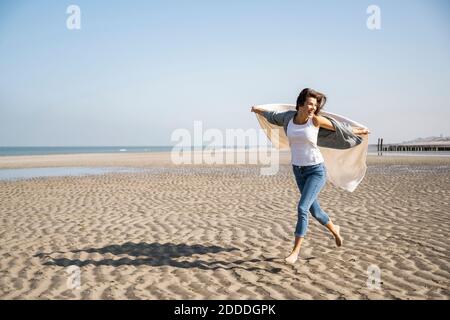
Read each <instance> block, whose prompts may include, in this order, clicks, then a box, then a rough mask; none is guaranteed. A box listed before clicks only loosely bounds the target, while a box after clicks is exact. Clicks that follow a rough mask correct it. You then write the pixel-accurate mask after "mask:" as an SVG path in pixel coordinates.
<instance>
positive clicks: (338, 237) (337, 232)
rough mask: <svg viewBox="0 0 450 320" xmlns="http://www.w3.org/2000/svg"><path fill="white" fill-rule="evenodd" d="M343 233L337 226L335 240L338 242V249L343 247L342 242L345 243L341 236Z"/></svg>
mask: <svg viewBox="0 0 450 320" xmlns="http://www.w3.org/2000/svg"><path fill="white" fill-rule="evenodd" d="M340 231H341V227H339V226H336V234H337V235H335V236H334V239H335V240H336V245H337V246H338V247H340V246H342V242H343V241H344V239H342V237H341V234H340V233H339V232H340Z"/></svg>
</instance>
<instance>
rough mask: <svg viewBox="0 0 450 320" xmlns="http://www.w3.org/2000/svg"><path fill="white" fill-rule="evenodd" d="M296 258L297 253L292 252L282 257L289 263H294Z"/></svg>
mask: <svg viewBox="0 0 450 320" xmlns="http://www.w3.org/2000/svg"><path fill="white" fill-rule="evenodd" d="M297 259H298V253H296V252H292V253H291V254H290V255H289V256H288V257H286V258H285V259H284V261H286V262H287V263H289V264H294V263H295V262H296V261H297Z"/></svg>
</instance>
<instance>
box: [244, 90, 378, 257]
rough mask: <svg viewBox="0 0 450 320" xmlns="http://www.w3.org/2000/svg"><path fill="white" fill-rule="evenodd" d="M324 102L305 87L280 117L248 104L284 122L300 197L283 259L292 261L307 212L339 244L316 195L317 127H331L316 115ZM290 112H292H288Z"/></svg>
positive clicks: (322, 172)
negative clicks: (292, 106)
mask: <svg viewBox="0 0 450 320" xmlns="http://www.w3.org/2000/svg"><path fill="white" fill-rule="evenodd" d="M325 103H326V96H325V95H324V94H322V93H320V92H317V91H315V90H313V89H310V88H305V89H303V90H302V91H301V92H300V95H299V96H298V98H297V105H296V109H297V112H296V113H295V115H293V116H292V117H290V119H289V116H287V117H283V115H281V117H280V115H277V117H278V118H280V119H283V120H279V121H276V120H274V115H273V114H271V113H270V112H268V111H266V110H263V109H260V108H257V107H252V109H251V111H252V112H255V113H258V114H261V115H263V116H264V117H265V118H266V119H267V120H268V121H269V122H271V123H273V124H277V125H283V123H282V122H283V121H286V122H287V121H288V123H287V125H286V126H285V130H286V135H287V137H288V140H289V145H290V147H291V159H292V160H291V162H292V167H293V171H294V176H295V180H296V182H297V186H298V188H299V190H300V193H301V197H300V201H299V203H298V207H297V211H298V220H297V225H296V228H295V241H294V248H293V250H292V252H291V254H290V255H289V256H287V257H286V258H285V261H286V262H287V263H291V264H293V263H295V262H296V261H297V259H298V255H299V253H300V248H301V245H302V242H303V239H304V237H305V235H306V232H307V229H308V214H309V212H311V214H312V216H313V217H314V218H316V219H317V220H318V221H319V222H320V223H321V224H322V225H324V226H325V227H327V229H328V230H330V232H331V233H332V234H333V236H334V238H335V241H336V245H337V246H338V247H340V246H341V245H342V241H343V239H342V237H341V235H340V228H339V226H335V225H334V224H333V222H332V221H331V220H330V218H329V216H328V215H327V214H326V213H325V212H324V211H323V210H322V209H321V208H320V205H319V201H318V200H317V196H318V195H319V193H320V191H321V189H322V188H323V187H324V185H325V183H326V177H327V175H326V168H325V166H324V159H323V157H322V154H321V152H320V150H319V148H318V146H317V137H318V133H319V129H320V128H324V129H328V130H331V131H335V128H334V126H333V124H332V122H331V121H330V120H329V119H327V118H325V117H323V116H321V115H319V113H320V110H321V109H322V108H323V106H324V105H325ZM288 113H289V111H288V112H286V114H288ZM292 113H293V112H292ZM352 130H353V133H354V134H368V133H369V130H368V129H366V128H352Z"/></svg>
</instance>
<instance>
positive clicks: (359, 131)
mask: <svg viewBox="0 0 450 320" xmlns="http://www.w3.org/2000/svg"><path fill="white" fill-rule="evenodd" d="M353 133H354V134H356V135H366V134H369V133H370V131H369V129H367V128H353Z"/></svg>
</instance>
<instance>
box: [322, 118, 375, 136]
mask: <svg viewBox="0 0 450 320" xmlns="http://www.w3.org/2000/svg"><path fill="white" fill-rule="evenodd" d="M313 121H314V125H315V126H316V127H321V128H325V129H328V130H331V131H336V129H335V128H334V126H333V124H332V123H331V121H330V120H328V119H327V118H325V117H323V116H317V115H316V116H314V118H313ZM352 129H353V133H354V134H356V135H365V134H369V133H370V131H369V129H367V128H359V127H352Z"/></svg>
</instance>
